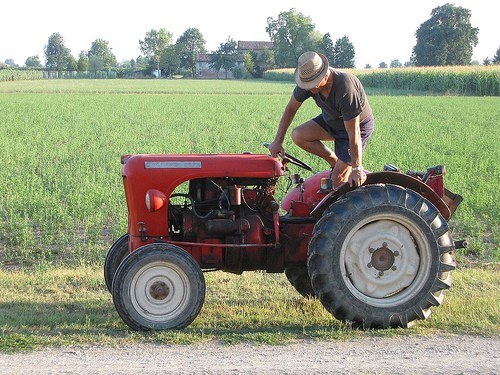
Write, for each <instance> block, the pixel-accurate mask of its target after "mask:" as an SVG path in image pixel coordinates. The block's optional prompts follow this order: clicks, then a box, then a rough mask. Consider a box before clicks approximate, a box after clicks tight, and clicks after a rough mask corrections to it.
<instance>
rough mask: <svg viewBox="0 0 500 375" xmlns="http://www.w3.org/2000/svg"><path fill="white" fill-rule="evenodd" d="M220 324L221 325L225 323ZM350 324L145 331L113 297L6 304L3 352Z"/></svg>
mask: <svg viewBox="0 0 500 375" xmlns="http://www.w3.org/2000/svg"><path fill="white" fill-rule="evenodd" d="M219 323H220V325H219ZM354 332H355V331H353V330H351V329H350V327H348V326H346V325H342V324H341V323H340V322H336V321H332V324H331V325H299V324H280V323H279V322H278V323H277V322H276V321H274V322H269V323H265V322H264V323H260V324H259V325H254V324H253V323H252V322H251V320H249V322H248V325H246V324H241V322H240V323H239V324H237V326H236V325H233V323H231V322H230V321H228V320H227V319H226V320H222V321H220V322H217V321H216V322H214V321H212V322H210V323H209V322H207V321H206V319H205V318H204V317H203V314H200V316H199V317H198V319H196V320H195V321H194V322H193V323H192V324H191V325H190V326H189V327H187V328H185V329H182V330H171V331H156V332H140V331H133V330H131V329H130V328H129V327H128V326H127V325H126V324H125V323H124V322H123V321H122V320H121V319H120V317H119V315H118V313H117V312H116V310H115V308H114V306H113V303H112V301H111V299H109V300H95V301H92V302H88V301H84V302H81V303H80V302H72V303H30V302H14V303H0V333H1V334H0V352H20V351H32V350H36V349H39V348H42V347H53V346H69V345H76V346H86V345H96V344H99V345H113V346H116V345H118V346H119V345H128V344H136V343H156V344H171V345H179V344H182V345H190V344H197V343H203V342H207V341H216V342H219V343H221V344H228V345H232V344H237V343H252V344H271V345H286V344H289V343H291V342H294V341H296V340H304V339H306V340H307V339H341V338H352V337H353V336H356V335H357V334H356V333H354Z"/></svg>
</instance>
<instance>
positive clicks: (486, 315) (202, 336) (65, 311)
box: [0, 267, 500, 352]
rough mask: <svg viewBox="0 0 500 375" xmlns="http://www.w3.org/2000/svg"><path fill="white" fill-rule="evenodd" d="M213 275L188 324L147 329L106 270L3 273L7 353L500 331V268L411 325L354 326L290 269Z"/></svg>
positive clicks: (1, 309) (473, 278)
mask: <svg viewBox="0 0 500 375" xmlns="http://www.w3.org/2000/svg"><path fill="white" fill-rule="evenodd" d="M205 277H206V280H207V295H206V301H205V305H204V307H203V309H202V311H201V313H200V315H199V316H198V317H197V318H196V320H195V321H194V322H193V323H192V324H191V325H190V326H189V327H188V328H186V329H184V330H181V331H168V332H155V333H143V332H133V331H130V329H129V328H128V327H127V326H126V325H125V323H123V322H122V321H121V319H120V318H119V316H118V314H117V313H116V311H115V309H114V306H113V302H112V297H111V295H110V294H109V293H108V291H107V289H106V287H105V285H104V283H103V278H102V271H101V269H100V268H96V267H77V268H72V269H67V268H59V269H54V268H52V269H44V268H39V269H36V270H30V271H0V296H1V297H0V351H2V352H17V351H30V350H34V349H37V348H39V347H45V346H68V345H77V346H84V345H96V344H99V345H103V344H105V345H115V346H118V345H127V344H133V343H144V342H154V343H167V344H193V343H202V342H206V341H210V340H217V341H219V342H223V343H227V344H234V343H237V342H252V343H258V344H264V343H265V344H280V345H282V344H287V343H291V342H293V341H295V340H300V339H312V340H344V339H352V338H366V337H372V336H391V335H414V334H418V335H432V334H438V333H445V334H477V335H488V336H490V335H498V334H499V327H500V325H499V323H500V322H499V316H500V300H499V299H498V294H499V292H500V288H499V285H500V273H499V272H495V271H494V270H493V269H486V270H484V269H462V270H457V271H456V272H455V273H454V279H455V280H454V286H453V288H452V289H451V290H449V291H448V292H447V293H446V297H445V301H444V303H443V305H442V306H440V307H439V308H434V309H433V313H432V315H431V317H430V318H429V319H428V320H426V321H424V322H417V325H416V326H415V327H414V328H411V329H407V330H403V329H391V330H369V331H360V330H353V329H351V328H350V327H349V326H346V325H345V324H342V323H340V322H339V321H337V320H336V319H334V318H333V317H332V316H331V315H330V314H328V313H327V312H326V310H325V309H324V308H323V307H322V306H321V304H320V303H319V301H318V300H316V299H305V298H302V297H301V296H300V295H299V294H298V293H297V292H296V291H295V290H294V289H293V288H292V287H291V285H290V284H289V283H288V281H287V280H286V278H285V276H284V275H282V274H265V273H262V272H248V273H244V274H243V275H232V274H227V273H223V272H216V273H209V274H205ZM465 301H466V302H465Z"/></svg>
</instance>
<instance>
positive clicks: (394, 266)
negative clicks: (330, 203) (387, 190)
mask: <svg viewBox="0 0 500 375" xmlns="http://www.w3.org/2000/svg"><path fill="white" fill-rule="evenodd" d="M344 263H345V270H346V273H347V274H346V276H347V277H348V278H349V281H350V283H352V286H354V288H355V289H356V291H357V292H359V293H361V299H363V297H368V298H385V297H390V296H392V295H395V294H397V293H398V292H400V291H401V290H403V289H405V288H407V287H408V286H410V285H411V284H412V282H413V280H414V279H415V277H416V275H417V273H418V269H419V264H420V256H419V253H418V251H417V246H416V244H415V241H414V239H413V237H412V235H411V233H410V231H409V230H408V229H407V228H406V227H405V226H403V225H402V224H400V223H398V222H395V221H392V220H378V221H375V222H372V223H369V224H367V225H365V226H363V227H362V228H361V229H359V230H357V231H356V232H355V233H354V235H353V236H352V237H351V238H350V240H349V241H348V243H347V246H346V248H345V258H344Z"/></svg>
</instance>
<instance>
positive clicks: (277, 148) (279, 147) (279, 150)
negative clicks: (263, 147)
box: [269, 141, 285, 158]
mask: <svg viewBox="0 0 500 375" xmlns="http://www.w3.org/2000/svg"><path fill="white" fill-rule="evenodd" d="M269 151H270V152H271V156H272V157H273V158H276V157H278V155H279V154H280V155H281V156H285V149H284V148H283V144H282V143H281V142H276V141H274V142H273V143H271V144H270V145H269Z"/></svg>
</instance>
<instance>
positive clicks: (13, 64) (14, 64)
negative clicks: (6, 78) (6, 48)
mask: <svg viewBox="0 0 500 375" xmlns="http://www.w3.org/2000/svg"><path fill="white" fill-rule="evenodd" d="M5 63H6V64H7V65H9V66H12V67H18V66H19V65H17V64H16V63H15V62H14V60H13V59H7V60H5Z"/></svg>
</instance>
